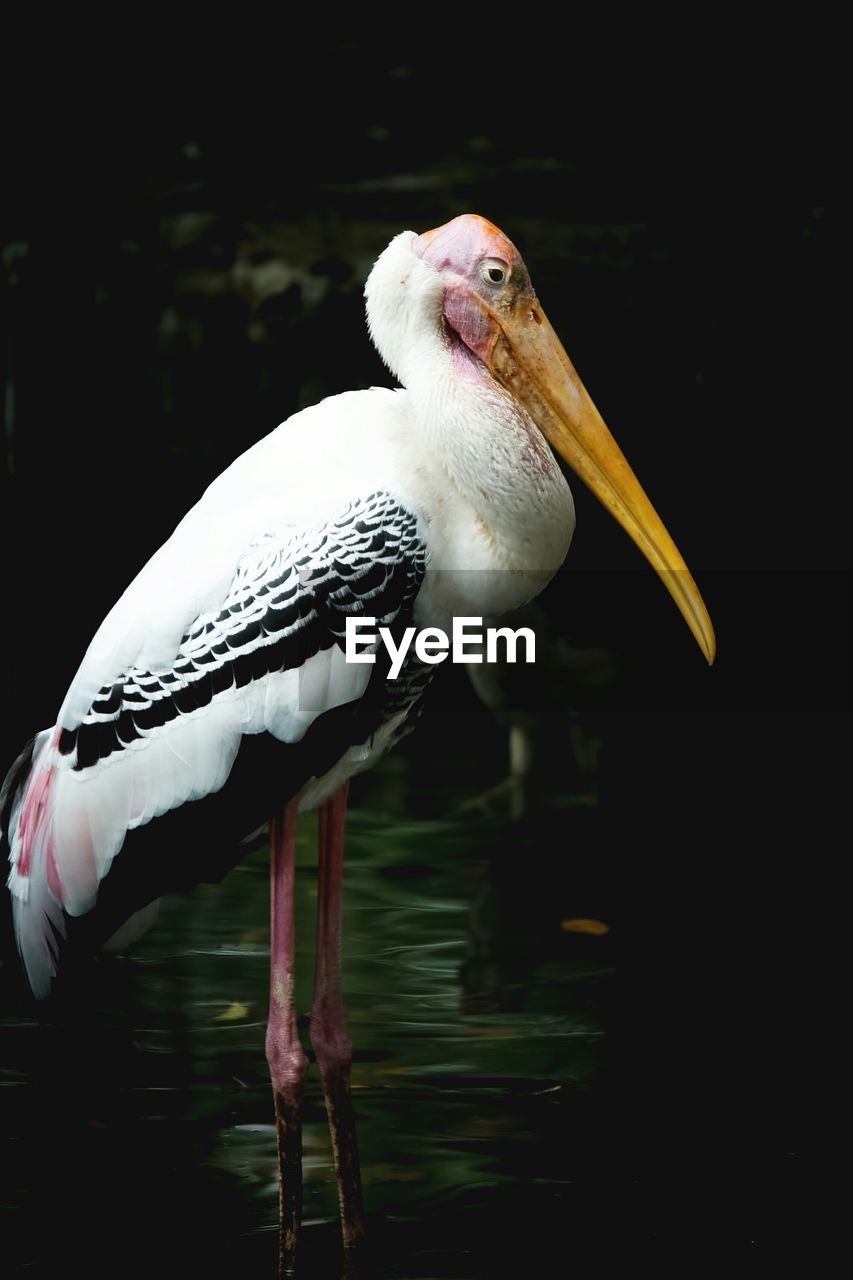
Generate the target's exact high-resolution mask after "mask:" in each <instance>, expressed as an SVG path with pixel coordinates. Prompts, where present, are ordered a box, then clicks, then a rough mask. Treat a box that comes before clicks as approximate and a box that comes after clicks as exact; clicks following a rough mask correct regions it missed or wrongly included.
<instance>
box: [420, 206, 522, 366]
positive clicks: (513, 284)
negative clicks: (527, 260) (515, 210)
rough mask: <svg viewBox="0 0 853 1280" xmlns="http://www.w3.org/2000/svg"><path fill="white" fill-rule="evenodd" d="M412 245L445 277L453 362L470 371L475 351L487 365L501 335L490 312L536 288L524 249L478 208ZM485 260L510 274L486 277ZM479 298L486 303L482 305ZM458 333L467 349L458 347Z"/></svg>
mask: <svg viewBox="0 0 853 1280" xmlns="http://www.w3.org/2000/svg"><path fill="white" fill-rule="evenodd" d="M413 247H414V250H415V253H417V254H418V255H419V256H420V257H422V258H423V260H424V262H426V263H428V264H429V266H431V267H433V268H434V270H436V271H439V272H440V273H441V274H442V276H443V277H444V279H445V290H444V317H445V320H446V321H447V324H448V326H449V329H450V330H451V331H452V332H451V333H450V335H449V336H450V338H451V354H452V355H453V358H454V363H455V364H457V366H458V367H467V371H470V368H471V361H470V359H468V358H467V352H468V351H470V352H473V354H474V355H475V356H477V358H478V359H479V360H481V361H482V362H483V364H484V365H486V367H487V368H488V367H489V363H490V359H491V355H492V350H493V348H494V345H495V341H496V339H497V336H498V324H497V321H496V319H495V317H494V315H492V314H490V312H496V311H499V310H505V309H507V308H511V307H512V306H514V304H515V301H516V299H517V298H518V296H519V294H521V293H525V294H526V293H528V292H530V293H532V289H531V285H530V277H529V276H528V274H527V268H526V267H525V265H524V262H523V260H522V257H521V254H520V253H519V252H518V250H517V249H516V247H515V245H514V244H513V243H512V241H511V240H508V239H507V237H506V236H505V235H504V233H503V232H502V231H500V230H498V228H497V227H495V226H493V225H492V223H491V222H487V220H486V219H485V218H481V217H479V216H478V215H477V214H474V213H466V214H462V216H461V217H459V218H454V219H453V221H452V222H447V223H445V225H444V226H443V227H437V228H436V229H435V230H434V231H427V232H425V233H424V234H423V235H422V236H418V238H417V240H416V241H415V243H414V246H413ZM484 263H494V264H495V265H496V266H502V267H503V268H504V269H505V271H506V273H507V274H506V279H505V280H504V281H503V282H501V283H500V284H493V283H491V282H490V281H489V280H488V279H486V278H484V276H483V264H484ZM472 295H473V296H472ZM477 298H480V299H482V301H483V303H484V304H485V306H480V305H479V304H478V302H477ZM454 335H455V336H457V337H458V338H460V339H461V340H462V343H464V347H465V348H467V351H464V350H459V349H458V347H457V344H455V343H454V342H453V337H454ZM460 360H461V366H460V364H459V362H460Z"/></svg>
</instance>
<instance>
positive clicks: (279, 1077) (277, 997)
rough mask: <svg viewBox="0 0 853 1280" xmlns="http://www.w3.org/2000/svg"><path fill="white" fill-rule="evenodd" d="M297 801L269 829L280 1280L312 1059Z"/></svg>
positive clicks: (292, 1245) (287, 1258) (291, 1237)
mask: <svg viewBox="0 0 853 1280" xmlns="http://www.w3.org/2000/svg"><path fill="white" fill-rule="evenodd" d="M296 817H297V801H295V800H292V801H291V802H290V804H289V805H287V807H286V808H285V809H284V811H283V812H282V814H281V815H280V816H279V817H277V818H274V819H273V820H272V822H271V823H270V1013H269V1020H268V1022H267V1043H266V1049H267V1062H268V1063H269V1068H270V1076H271V1078H272V1088H273V1097H274V1098H275V1126H276V1133H277V1135H278V1167H279V1260H278V1267H279V1276H280V1277H284V1276H287V1275H292V1274H293V1270H294V1267H295V1262H296V1243H297V1239H298V1236H299V1222H300V1218H301V1216H302V1091H303V1086H304V1082H305V1071H306V1068H307V1066H308V1059H307V1058H306V1057H305V1054H304V1053H303V1052H302V1045H301V1044H300V1043H299V1033H298V1031H297V1029H296V1006H295V1003H294V982H293V972H294V964H293V944H294V928H293V871H294V864H295V859H296Z"/></svg>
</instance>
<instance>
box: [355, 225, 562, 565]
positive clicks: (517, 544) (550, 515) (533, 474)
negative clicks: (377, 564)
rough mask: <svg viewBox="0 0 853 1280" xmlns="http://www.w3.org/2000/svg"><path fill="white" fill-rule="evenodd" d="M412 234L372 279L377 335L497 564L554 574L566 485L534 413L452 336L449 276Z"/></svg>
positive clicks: (398, 242)
mask: <svg viewBox="0 0 853 1280" xmlns="http://www.w3.org/2000/svg"><path fill="white" fill-rule="evenodd" d="M414 239H415V236H414V233H413V232H410V231H404V232H403V233H402V234H401V235H399V236H397V237H396V238H395V239H394V240H392V241H391V243H390V245H389V246H388V248H387V249H386V250H385V252H384V253H383V254H382V255H381V256H380V257H379V259H378V260H377V262H376V265H375V267H374V268H373V271H372V272H371V275H370V278H369V279H368V281H367V286H366V288H365V295H366V298H367V317H368V326H369V329H370V333H371V337H372V338H373V341H374V343H375V345H376V348H377V350H378V351H379V354H380V355H381V356H382V358H383V360H384V361H385V363H386V364H387V365H388V366H389V368H390V369H391V371H392V373H394V374H395V375H396V377H397V378H399V380H400V382H401V383H402V384H403V386H404V387H405V388H406V391H407V399H408V402H409V404H410V405H411V414H410V420H411V422H412V426H413V429H414V430H416V431H417V433H418V436H419V439H420V441H421V443H422V444H423V445H424V446H425V447H426V448H427V449H428V450H429V451H430V453H431V455H432V458H433V460H434V461H435V462H437V463H438V464H439V465H440V467H441V468H442V470H443V472H444V473H445V475H446V477H447V481H448V482H449V484H450V485H451V486H453V488H454V489H455V490H456V491H457V492H458V494H459V495H460V497H461V498H462V499H463V500H464V502H465V503H466V504H468V505H469V506H470V508H471V509H472V511H473V513H474V516H475V518H476V520H477V522H478V524H479V525H480V527H481V529H482V531H483V536H484V538H485V540H486V541H487V542H488V543H489V544H490V547H491V554H492V559H493V566H492V567H494V568H495V569H512V570H513V571H514V572H515V573H519V572H521V573H528V574H531V575H535V576H537V577H541V576H542V575H543V574H544V575H545V579H546V580H547V577H550V576H551V574H553V573H554V572H555V571H556V570H557V569H558V568H559V566H560V565H561V564H562V562H563V559H564V557H565V554H566V551H567V550H568V546H569V542H570V541H571V536H572V531H573V529H574V506H573V503H572V498H571V494H570V492H569V488H568V485H567V484H566V482H565V480H564V479H563V476H562V473H561V472H560V469H559V467H558V466H557V463H556V461H555V459H554V457H553V454H552V453H551V450H550V448H549V446H548V444H547V443H546V441H545V439H544V437H543V436H542V434H541V433H540V431H539V429H538V428H537V426H536V425H535V423H534V422H533V419H532V418H531V417H530V415H529V414H528V413H527V411H526V410H525V409H524V408H523V407H522V406H521V405H520V404H519V403H518V401H516V400H515V399H514V398H513V397H512V396H511V395H510V394H509V393H508V392H506V391H504V390H503V388H501V387H500V386H499V385H498V384H497V383H496V382H495V381H494V379H493V378H492V377H491V375H490V374H489V373H488V371H487V370H486V369H485V368H484V366H483V365H482V364H481V363H480V362H479V361H478V360H477V359H476V358H475V357H474V356H473V355H471V354H470V353H469V352H467V349H465V348H462V346H461V343H459V342H458V340H456V339H455V338H454V339H452V340H451V339H449V337H448V334H447V332H446V327H445V324H444V320H443V314H442V308H443V302H444V281H443V279H442V277H441V275H440V274H439V273H438V272H437V271H434V270H433V269H432V268H431V267H429V266H427V264H426V263H425V262H424V261H423V260H422V259H421V258H420V257H418V255H417V254H416V253H414V252H412V242H413V240H414Z"/></svg>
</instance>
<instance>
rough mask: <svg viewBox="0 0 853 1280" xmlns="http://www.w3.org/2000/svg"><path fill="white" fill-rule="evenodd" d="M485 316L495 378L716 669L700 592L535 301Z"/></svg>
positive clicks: (528, 298) (528, 297) (524, 298)
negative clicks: (656, 583) (646, 568)
mask: <svg viewBox="0 0 853 1280" xmlns="http://www.w3.org/2000/svg"><path fill="white" fill-rule="evenodd" d="M481 305H482V301H481ZM488 310H489V312H490V314H491V316H492V319H493V320H494V321H495V322H496V323H497V325H498V330H497V336H496V340H495V343H494V346H493V348H492V353H491V359H490V361H489V367H490V369H491V372H492V373H493V375H494V376H495V377H496V378H497V380H498V381H499V382H500V383H501V384H502V385H503V386H504V387H506V389H507V390H508V391H510V392H511V393H512V394H513V395H514V396H515V397H516V399H518V400H520V401H521V402H522V404H524V406H525V408H526V409H527V411H528V412H529V413H530V415H531V417H532V418H533V420H534V422H535V423H536V424H537V426H538V427H539V429H540V431H541V432H542V434H543V435H544V436H545V438H546V439H547V440H548V441H549V443H550V444H551V445H552V446H553V447H554V448H555V449H556V450H557V452H558V453H559V454H560V455H561V456H562V457H563V458H565V459H566V462H568V464H569V466H570V467H572V469H573V470H574V471H576V472H577V474H578V475H579V476H580V478H581V479H582V480H583V481H584V483H585V484H586V485H588V486H589V488H590V489H591V490H592V492H593V493H594V494H595V496H596V497H597V498H598V500H599V501H600V502H602V503H603V504H604V506H605V507H606V508H607V510H608V511H609V512H610V513H611V514H612V515H614V516H615V517H616V519H617V520H618V521H619V523H620V524H621V526H622V528H623V529H624V530H625V531H626V533H628V534H629V535H630V537H631V538H633V540H634V542H636V544H637V546H638V547H639V548H640V550H641V551H642V553H643V555H644V556H645V557H646V559H647V560H648V561H649V564H651V566H652V567H653V568H654V569H655V570H656V572H657V573H658V574H659V575H660V577H661V579H662V581H663V584H664V586H665V587H666V589H667V591H668V592H669V593H670V595H671V596H672V598H673V600H674V601H675V603H676V604H677V605H678V608H679V609H680V610H681V614H682V616H683V618H684V620H685V622H686V623H687V625H688V627H689V628H690V630H691V631H692V632H693V634H694V636H695V637H696V640H697V642H698V644H699V647H700V649H701V650H702V652H703V653H704V655H705V657H706V658H707V660H708V662H709V663H711V662H713V661H714V655H715V653H716V641H715V639H714V628H713V626H712V625H711V619H710V617H709V616H708V610H707V609H706V608H705V602H704V601H703V599H702V596H701V595H700V593H699V588H698V587H697V586H696V583H695V582H694V581H693V578H692V577H691V574H690V571H689V569H688V568H687V565H686V564H685V563H684V560H683V559H682V557H681V555H680V553H679V551H678V548H677V547H676V545H675V543H674V542H673V540H672V538H671V537H670V536H669V534H668V533H667V531H666V529H665V527H664V524H663V521H662V520H661V518H660V516H659V515H658V514H657V512H656V511H655V509H654V507H653V506H652V504H651V503H650V502H649V499H648V498H647V497H646V495H645V493H644V491H643V489H642V486H641V485H640V482H639V481H638V479H637V477H636V476H635V475H634V472H633V471H632V470H631V468H630V466H629V465H628V462H627V461H626V459H625V455H624V454H623V453H622V450H621V449H620V448H619V446H618V444H617V443H616V441H615V440H614V439H613V436H612V435H611V434H610V432H609V431H608V429H607V427H606V425H605V423H604V420H603V418H602V417H601V414H600V413H599V412H598V410H597V409H596V407H595V405H594V404H593V402H592V400H591V398H590V397H589V395H588V394H587V392H586V389H585V387H584V385H583V383H582V382H581V380H580V378H579V377H578V375H577V373H576V372H575V369H574V366H573V365H572V362H571V360H570V359H569V357H568V356H567V355H566V352H565V351H564V349H563V346H562V344H561V342H560V340H559V338H558V337H557V335H556V333H555V332H554V330H553V329H552V328H551V325H550V324H549V323H548V321H547V319H546V318H545V315H544V313H543V311H542V309H541V307H540V306H539V302H538V299H537V298H536V296H535V294H533V293H532V291H530V292H529V293H526V294H523V295H521V296H519V297H518V298H517V300H516V305H515V306H513V307H512V308H511V309H510V308H507V309H506V310H503V309H501V310H497V309H495V310H492V308H491V307H489V308H488Z"/></svg>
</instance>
